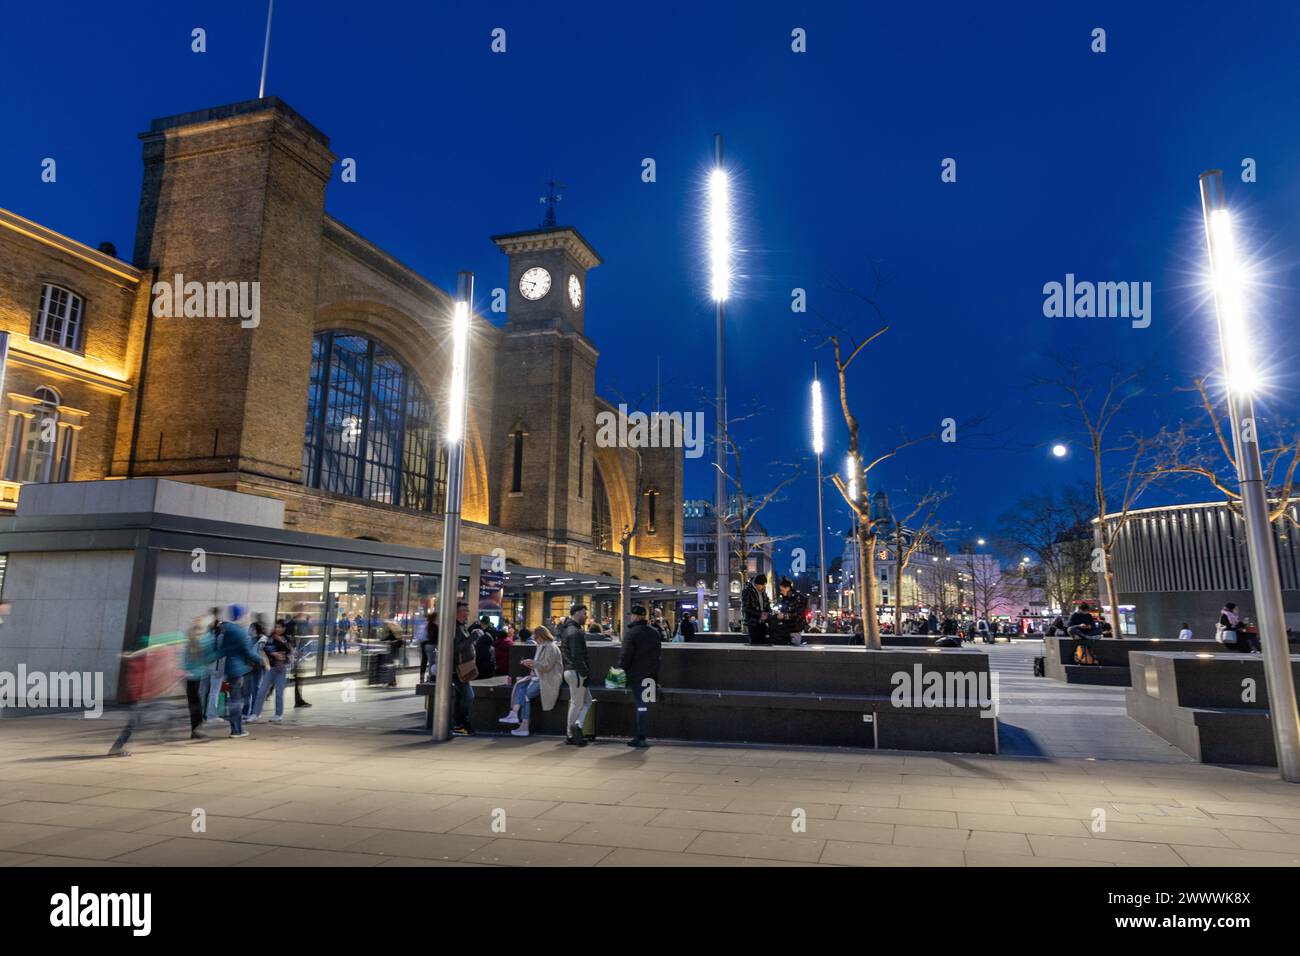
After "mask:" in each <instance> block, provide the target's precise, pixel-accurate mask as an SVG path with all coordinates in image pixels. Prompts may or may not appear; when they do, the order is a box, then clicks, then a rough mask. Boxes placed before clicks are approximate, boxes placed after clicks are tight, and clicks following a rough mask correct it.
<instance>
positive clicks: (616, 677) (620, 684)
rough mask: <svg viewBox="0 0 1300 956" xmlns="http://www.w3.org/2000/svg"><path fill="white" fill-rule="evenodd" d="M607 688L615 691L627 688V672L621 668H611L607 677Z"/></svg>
mask: <svg viewBox="0 0 1300 956" xmlns="http://www.w3.org/2000/svg"><path fill="white" fill-rule="evenodd" d="M605 686H606V687H610V688H614V689H624V688H626V687H627V672H626V671H624V670H623V669H622V668H619V667H611V668H610V669H609V673H608V674H606V675H605Z"/></svg>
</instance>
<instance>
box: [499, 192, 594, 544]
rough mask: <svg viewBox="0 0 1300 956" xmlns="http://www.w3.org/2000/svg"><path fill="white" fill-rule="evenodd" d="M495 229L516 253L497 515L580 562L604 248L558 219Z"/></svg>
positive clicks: (589, 482) (586, 531)
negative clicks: (594, 314)
mask: <svg viewBox="0 0 1300 956" xmlns="http://www.w3.org/2000/svg"><path fill="white" fill-rule="evenodd" d="M549 220H550V217H549V216H548V222H547V223H546V224H544V225H543V226H542V227H541V228H540V229H531V230H529V231H527V232H512V233H506V234H503V235H499V236H493V237H492V241H493V242H495V243H496V245H497V248H499V249H500V250H501V251H502V252H504V253H505V254H506V255H507V256H509V258H510V267H509V278H508V280H507V282H508V285H507V293H508V298H507V306H506V308H507V321H506V325H505V328H504V329H503V330H502V331H503V332H504V335H503V336H502V338H501V344H500V346H499V347H498V348H497V381H498V382H507V383H509V387H507V388H502V389H500V390H499V391H498V393H497V394H496V396H495V397H494V401H493V419H494V422H493V425H494V428H493V430H494V433H495V434H496V435H497V436H498V438H497V441H496V447H495V448H494V449H493V451H492V459H493V463H494V468H493V471H494V473H495V477H494V479H493V483H494V485H495V488H494V494H492V496H491V498H492V501H493V502H494V505H493V506H492V510H493V512H494V514H495V520H494V523H495V524H498V525H499V526H500V527H502V528H507V529H509V530H512V531H521V532H525V533H528V534H535V535H541V536H544V537H545V538H547V539H548V546H549V554H548V561H549V562H550V564H549V565H548V566H549V567H553V568H564V569H569V570H572V569H576V567H577V562H578V560H579V559H578V554H579V552H580V550H581V549H582V548H584V547H587V548H589V547H590V545H591V516H592V499H591V494H592V490H591V489H592V488H593V480H594V479H593V467H594V466H593V456H592V450H593V449H594V445H593V442H594V440H595V425H596V407H595V402H596V360H597V357H598V353H597V351H596V347H595V345H593V344H592V342H591V340H590V339H588V338H587V336H586V334H585V329H586V322H585V317H586V314H587V270H588V269H591V268H594V267H595V266H598V265H600V256H598V255H597V254H596V251H595V250H594V249H592V248H591V246H590V245H589V244H588V243H587V240H586V239H584V238H583V237H582V235H581V233H579V232H578V230H576V229H574V228H572V227H571V226H557V225H555V224H554V223H553V221H549Z"/></svg>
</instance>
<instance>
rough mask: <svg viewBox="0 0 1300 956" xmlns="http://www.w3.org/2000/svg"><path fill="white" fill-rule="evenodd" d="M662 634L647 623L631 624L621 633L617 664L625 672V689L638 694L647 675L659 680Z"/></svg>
mask: <svg viewBox="0 0 1300 956" xmlns="http://www.w3.org/2000/svg"><path fill="white" fill-rule="evenodd" d="M662 648H663V635H662V634H660V632H659V629H658V628H656V627H651V626H650V625H649V624H644V623H643V624H633V625H632V626H631V627H629V628H628V629H627V633H626V634H624V635H623V653H622V654H620V655H619V658H618V666H619V667H621V668H623V670H625V671H626V672H627V689H628V690H630V691H632V693H634V694H637V695H639V694H640V693H641V689H642V686H641V682H642V681H643V680H645V679H646V678H647V677H648V678H650V679H651V680H653V681H654V682H655V683H658V682H659V655H660V652H661V650H662Z"/></svg>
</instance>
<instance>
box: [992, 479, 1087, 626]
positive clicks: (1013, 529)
mask: <svg viewBox="0 0 1300 956" xmlns="http://www.w3.org/2000/svg"><path fill="white" fill-rule="evenodd" d="M1090 495H1091V492H1090V491H1088V490H1086V489H1082V488H1080V487H1077V486H1074V485H1067V486H1065V487H1064V488H1062V489H1060V490H1059V491H1053V490H1051V489H1048V490H1046V491H1043V492H1041V493H1037V494H1031V495H1025V496H1024V497H1023V498H1021V499H1020V500H1019V501H1017V502H1016V506H1015V508H1013V509H1012V510H1010V511H1008V512H1007V513H1006V514H1004V515H1003V516H1002V518H1001V519H1000V520H999V522H998V537H999V539H1000V543H1001V544H1002V546H1003V548H1004V550H1007V551H1014V552H1017V553H1020V554H1025V555H1032V556H1033V558H1034V561H1035V563H1036V564H1037V565H1038V567H1040V568H1041V569H1042V571H1043V575H1044V577H1045V584H1046V589H1047V596H1048V599H1049V600H1050V601H1051V602H1052V603H1054V604H1055V605H1056V606H1057V607H1058V608H1060V609H1061V610H1062V611H1064V610H1066V609H1067V608H1069V606H1070V605H1071V604H1072V603H1074V602H1075V601H1079V600H1082V599H1085V598H1089V597H1092V596H1093V595H1094V594H1095V591H1094V589H1095V587H1096V577H1095V576H1094V574H1093V570H1092V549H1093V532H1092V504H1091V503H1090V502H1089V497H1090Z"/></svg>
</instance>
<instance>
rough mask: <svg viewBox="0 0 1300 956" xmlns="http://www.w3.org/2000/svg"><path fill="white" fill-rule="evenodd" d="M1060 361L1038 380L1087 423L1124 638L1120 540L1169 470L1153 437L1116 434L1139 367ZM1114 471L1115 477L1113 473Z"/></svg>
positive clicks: (1115, 611) (1109, 579)
mask: <svg viewBox="0 0 1300 956" xmlns="http://www.w3.org/2000/svg"><path fill="white" fill-rule="evenodd" d="M1058 364H1059V365H1060V367H1061V374H1060V377H1059V378H1055V379H1038V380H1037V381H1036V382H1035V384H1036V385H1039V386H1045V387H1048V388H1050V389H1053V390H1056V391H1059V392H1061V393H1063V395H1064V401H1062V403H1061V407H1062V408H1063V409H1065V410H1067V412H1068V413H1069V414H1070V415H1071V417H1073V418H1074V419H1075V421H1076V423H1077V424H1078V425H1079V426H1080V427H1081V429H1082V435H1083V437H1084V444H1085V446H1086V447H1087V449H1088V451H1089V453H1090V454H1091V455H1092V466H1093V481H1092V485H1093V488H1092V490H1093V498H1094V504H1095V505H1096V509H1097V540H1098V543H1099V544H1100V550H1101V558H1102V564H1101V568H1100V570H1101V573H1102V578H1103V580H1104V582H1105V585H1106V588H1105V591H1106V593H1105V595H1104V597H1105V601H1106V605H1107V607H1108V608H1109V610H1110V622H1111V627H1112V629H1113V630H1112V632H1111V633H1112V634H1113V635H1114V636H1115V637H1119V636H1120V634H1121V630H1120V623H1119V590H1118V588H1117V586H1116V583H1115V563H1114V561H1113V556H1114V551H1115V544H1116V542H1117V541H1118V540H1119V535H1120V532H1121V531H1122V530H1123V529H1124V526H1125V525H1126V524H1127V523H1128V519H1129V513H1130V512H1131V511H1132V509H1133V508H1134V507H1135V505H1136V503H1137V500H1138V499H1139V498H1141V497H1142V494H1143V493H1144V492H1145V491H1146V490H1147V489H1148V488H1149V487H1150V486H1151V484H1152V483H1153V482H1154V481H1155V480H1156V479H1157V478H1158V477H1160V475H1161V474H1162V473H1164V467H1163V465H1162V463H1161V461H1160V460H1159V456H1158V455H1157V454H1156V452H1157V451H1158V446H1157V444H1156V443H1155V442H1154V441H1153V440H1152V439H1149V438H1144V437H1142V436H1141V435H1139V434H1137V433H1135V432H1132V431H1129V432H1125V433H1123V434H1122V436H1119V437H1117V436H1116V434H1115V433H1116V432H1117V431H1118V430H1119V429H1118V427H1117V425H1116V422H1117V420H1118V419H1119V418H1120V414H1121V412H1123V410H1124V408H1125V406H1126V405H1128V403H1129V402H1130V401H1131V400H1132V399H1133V398H1134V397H1135V396H1137V395H1138V394H1140V389H1139V388H1138V387H1137V379H1138V375H1137V373H1136V372H1128V371H1123V370H1120V369H1114V368H1112V369H1110V370H1109V375H1107V376H1100V375H1099V371H1100V370H1099V369H1098V368H1097V367H1096V366H1082V365H1080V364H1079V363H1077V362H1073V363H1070V364H1068V365H1067V364H1065V363H1064V362H1062V361H1059V360H1058ZM1094 379H1097V384H1093V380H1094ZM1116 442H1118V443H1116ZM1115 463H1118V466H1116V464H1115ZM1112 472H1113V473H1114V475H1115V477H1114V478H1112V477H1110V475H1111V473H1112ZM1111 508H1114V509H1115V511H1114V517H1113V518H1111V519H1109V520H1108V518H1107V515H1108V513H1110V510H1111Z"/></svg>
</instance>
